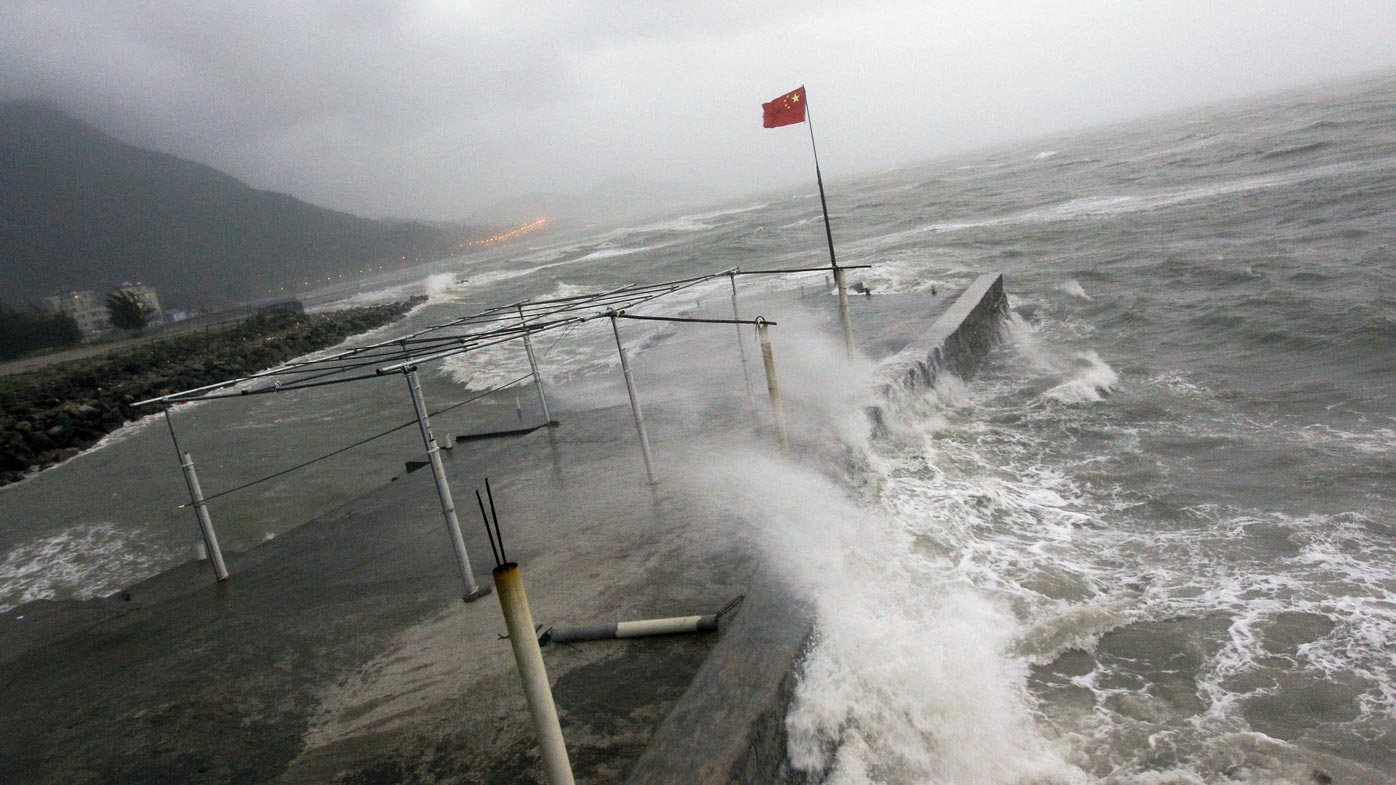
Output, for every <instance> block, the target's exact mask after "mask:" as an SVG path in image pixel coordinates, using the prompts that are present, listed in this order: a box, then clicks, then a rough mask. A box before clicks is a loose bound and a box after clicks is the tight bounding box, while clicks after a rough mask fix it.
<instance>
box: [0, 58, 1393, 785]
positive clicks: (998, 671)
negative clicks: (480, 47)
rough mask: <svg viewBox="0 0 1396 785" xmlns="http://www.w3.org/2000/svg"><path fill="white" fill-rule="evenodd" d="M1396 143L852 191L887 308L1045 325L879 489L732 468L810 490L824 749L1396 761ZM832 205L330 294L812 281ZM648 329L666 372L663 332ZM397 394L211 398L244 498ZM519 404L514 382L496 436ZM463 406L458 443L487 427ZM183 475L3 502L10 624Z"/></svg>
mask: <svg viewBox="0 0 1396 785" xmlns="http://www.w3.org/2000/svg"><path fill="white" fill-rule="evenodd" d="M1393 128H1396V75H1392V74H1387V75H1381V76H1376V77H1369V78H1367V79H1364V80H1359V81H1353V82H1346V83H1342V84H1335V85H1328V86H1323V87H1316V88H1310V89H1306V90H1302V91H1296V92H1292V93H1287V94H1283V95H1278V96H1270V97H1266V98H1261V99H1255V100H1252V101H1249V102H1244V103H1240V104H1234V105H1229V106H1224V107H1217V108H1213V109H1209V110H1199V111H1192V112H1186V113H1181V114H1176V115H1171V116H1166V117H1159V118H1152V119H1149V120H1145V121H1139V122H1134V123H1130V124H1126V125H1120V126H1115V127H1110V128H1105V129H1099V130H1096V131H1092V132H1089V133H1084V134H1079V135H1073V136H1067V137H1062V138H1056V139H1050V140H1044V141H1040V142H1037V143H1034V144H1030V145H1022V146H1018V147H1014V148H1006V149H998V150H993V151H988V152H984V153H979V154H975V155H968V156H963V157H960V158H957V159H953V160H941V161H935V162H931V163H925V164H919V165H913V166H905V167H902V168H899V169H894V170H888V171H885V172H881V173H878V174H875V175H871V176H863V177H850V178H844V179H840V178H836V177H834V178H831V179H830V181H829V183H828V185H829V190H830V194H829V201H830V210H831V212H832V214H833V215H834V224H833V230H834V234H835V237H836V240H837V241H838V243H839V247H840V258H841V260H843V261H844V262H845V263H849V264H873V265H875V267H874V269H872V270H868V271H864V272H863V273H862V274H861V275H860V276H859V277H860V278H861V279H862V280H864V281H865V282H866V283H867V284H868V285H869V286H871V287H872V288H873V290H874V291H905V292H912V291H927V290H929V289H930V288H931V287H932V286H939V287H953V286H957V285H963V284H965V283H967V282H968V281H969V280H971V279H972V278H973V276H974V275H976V274H977V273H979V272H981V271H987V270H1001V271H1003V272H1004V273H1005V274H1006V282H1007V288H1008V291H1009V294H1010V299H1011V302H1012V307H1013V315H1012V317H1011V318H1010V319H1009V321H1008V322H1007V323H1006V324H1005V325H1004V327H1003V333H1002V341H1001V343H1000V345H999V347H998V348H997V349H996V350H995V351H994V352H993V354H992V355H991V356H990V357H989V359H988V361H987V362H986V363H985V365H984V367H983V368H982V369H981V371H980V373H979V374H978V375H977V376H976V377H975V378H974V379H971V380H964V381H961V380H956V379H953V378H949V379H945V380H943V381H942V382H941V383H940V384H939V385H938V386H937V388H936V389H935V390H932V391H928V392H927V393H926V394H925V395H924V396H921V397H918V398H917V399H914V400H908V401H903V402H901V405H900V407H899V408H898V409H896V410H895V411H894V413H893V416H892V418H891V425H892V427H891V428H890V432H889V434H887V435H886V436H883V437H881V438H877V439H873V438H871V437H870V436H869V435H868V434H866V433H863V432H858V431H857V430H856V429H850V428H843V429H836V430H834V431H831V433H835V434H837V435H838V438H840V439H842V440H844V441H846V444H845V445H844V446H845V447H846V448H848V449H849V450H851V451H852V452H853V453H854V454H856V455H857V456H858V458H859V459H858V460H857V461H854V462H853V464H854V466H855V467H856V468H855V471H856V472H858V473H859V475H860V476H857V477H852V478H842V480H840V479H838V478H831V477H830V476H829V473H828V472H827V471H817V470H814V469H810V468H807V467H806V468H801V467H798V466H792V465H790V464H787V463H784V462H781V461H776V460H774V459H772V458H770V457H769V456H756V455H752V456H743V457H744V462H743V465H744V466H747V467H755V468H750V469H748V470H745V471H744V472H743V476H742V477H734V476H722V475H721V472H716V473H715V475H714V477H713V478H712V479H713V480H714V481H717V482H722V483H725V484H726V487H727V488H728V489H729V491H732V492H733V493H735V494H736V496H737V497H738V498H743V497H742V496H741V488H743V487H748V486H751V484H752V483H753V482H754V481H755V480H757V479H760V480H762V481H766V480H769V481H772V482H778V483H780V484H781V487H785V488H787V489H789V491H790V492H789V494H788V495H786V496H785V497H782V498H781V499H779V500H776V501H775V502H773V501H772V500H770V499H768V498H767V499H763V498H760V497H759V495H758V494H755V493H753V494H750V496H749V498H748V501H749V504H750V505H751V507H752V508H753V509H756V508H761V509H760V515H759V516H757V517H760V518H761V519H762V520H766V521H769V522H774V523H775V524H777V525H776V526H772V527H771V528H770V529H769V531H768V532H767V543H768V546H769V547H770V548H772V550H773V551H774V552H776V553H779V554H782V555H784V556H795V557H796V558H794V559H793V560H792V561H794V562H796V563H799V564H804V565H807V570H808V573H807V574H806V575H803V576H801V575H796V576H793V579H795V580H800V581H803V582H802V584H801V585H802V587H803V589H804V590H805V591H807V592H808V593H809V595H810V596H811V597H812V599H813V600H814V602H815V607H816V608H817V612H818V620H817V632H816V638H815V641H814V643H813V645H812V647H811V649H810V652H809V654H808V657H807V659H806V661H805V663H804V666H803V670H802V675H801V679H800V682H799V686H798V688H797V690H796V696H795V701H794V703H793V705H792V707H791V710H790V713H789V716H788V718H787V728H788V730H789V733H790V760H791V766H792V769H793V770H794V771H800V772H813V773H817V776H818V777H820V778H822V779H823V780H824V781H827V782H830V783H908V784H909V783H947V785H948V784H949V783H956V784H957V785H964V784H965V783H986V784H987V783H1004V784H1008V783H1086V782H1102V783H1142V784H1144V785H1165V784H1169V783H1199V782H1208V783H1211V782H1258V783H1318V784H1319V785H1324V784H1325V783H1329V782H1341V783H1346V782H1359V783H1362V782H1387V783H1389V782H1396V752H1393V750H1396V397H1393V395H1396V393H1393V382H1396V132H1393V130H1392V129H1393ZM825 163H826V167H827V168H828V169H830V170H831V171H836V170H837V162H833V161H828V162H825ZM818 211H819V204H818V198H817V193H815V192H814V191H813V189H812V188H811V189H807V190H800V191H797V192H793V193H782V194H770V195H766V196H764V197H761V198H749V199H745V200H739V201H735V202H733V203H731V204H728V205H725V206H719V207H714V208H712V209H708V210H705V211H702V212H699V213H693V214H688V215H682V216H673V217H670V218H667V219H656V220H654V221H650V222H643V223H637V224H636V225H634V226H629V227H623V228H616V229H611V230H606V231H598V232H594V233H589V234H579V235H560V234H557V235H552V236H548V237H544V238H542V239H538V240H533V239H530V240H529V241H527V243H528V244H521V245H518V246H504V247H498V248H494V249H491V250H489V251H488V252H484V253H482V254H480V255H478V256H475V257H471V258H469V259H465V260H450V261H448V262H441V263H438V264H436V265H433V266H431V267H429V268H426V269H423V270H419V271H418V272H416V273H415V274H414V276H413V277H412V278H410V279H408V278H396V279H390V278H383V279H377V280H373V281H368V282H359V283H356V284H352V285H344V286H340V287H336V288H333V289H327V290H324V291H322V292H320V293H318V294H317V296H316V297H315V298H314V299H313V300H312V302H311V304H312V307H333V306H335V305H338V304H342V303H345V302H374V301H381V300H385V299H393V298H395V297H401V296H402V295H404V294H412V293H418V292H423V291H425V292H427V293H429V294H430V296H431V299H430V300H429V301H428V303H427V304H426V305H424V306H422V307H420V308H419V309H418V310H417V311H415V312H414V313H413V314H411V315H410V316H409V318H408V323H407V324H406V325H400V326H397V327H394V328H392V329H393V332H398V331H402V330H404V329H410V328H411V327H412V326H414V325H425V324H429V323H432V322H438V321H442V320H444V319H446V318H450V317H451V316H452V315H456V314H459V313H460V312H461V311H462V310H463V309H466V310H473V309H476V308H478V307H480V306H483V305H486V304H493V303H498V302H501V301H508V300H513V299H517V298H520V297H524V296H548V295H565V294H573V293H577V292H580V291H588V290H598V289H600V288H605V287H610V286H615V285H617V284H619V283H624V282H629V281H642V282H644V281H657V280H664V279H669V278H675V277H680V276H686V275H692V274H695V273H700V272H707V271H714V270H718V269H722V268H724V267H728V266H731V265H741V266H744V267H747V268H757V267H788V266H812V265H817V264H820V263H821V261H822V253H823V250H822V249H823V246H822V242H823V232H822V227H821V226H820V225H819V212H818ZM822 283H823V276H822V275H821V274H818V273H815V274H809V275H806V276H795V277H791V278H788V279H785V280H782V281H774V280H772V281H764V282H762V283H760V284H756V283H753V284H752V286H757V285H761V286H784V287H798V286H807V287H809V288H811V289H812V290H814V289H819V288H821V287H822ZM725 286H726V282H725V281H723V282H720V283H718V284H714V285H713V286H712V287H709V288H700V289H698V290H696V291H694V292H692V293H691V295H692V297H693V298H695V299H699V298H702V297H704V296H707V295H719V294H721V287H725ZM641 332H642V331H637V334H636V338H635V339H633V340H634V346H633V347H632V352H635V353H637V354H643V351H644V347H645V346H646V345H647V342H653V341H658V340H662V338H663V334H662V332H661V331H658V330H655V331H652V332H649V333H646V334H644V335H641V334H640V333H641ZM605 339H606V335H604V334H602V333H601V332H599V331H598V330H595V329H593V328H583V329H579V330H576V331H574V332H571V333H568V334H567V335H564V336H557V340H555V341H554V339H553V338H552V337H549V338H547V339H546V340H545V341H541V343H544V344H545V345H544V346H542V347H540V349H541V351H542V352H543V353H544V362H543V365H544V368H545V369H546V373H547V375H548V377H549V378H550V380H551V381H553V382H554V383H557V384H567V383H582V382H584V381H585V379H586V378H587V377H588V376H589V375H593V374H598V373H614V367H613V363H614V354H613V352H612V351H611V347H610V346H609V345H608V344H607V343H606V340H605ZM526 369H527V365H526V360H525V359H524V358H523V357H522V353H521V352H519V351H514V350H511V349H509V348H507V347H500V348H497V349H494V350H491V351H490V352H488V353H481V354H472V355H471V362H469V363H466V362H464V361H458V362H453V363H447V364H444V365H443V366H442V367H440V368H439V369H438V370H437V371H436V372H434V373H433V374H431V375H430V376H429V377H428V378H427V379H426V380H425V382H426V386H427V395H428V398H429V399H431V400H433V401H441V402H447V401H452V400H456V399H459V398H461V397H463V396H464V395H466V394H468V393H469V392H470V391H472V390H481V389H486V388H488V387H490V386H492V385H494V384H497V383H499V382H501V381H506V380H508V379H511V378H515V377H516V376H518V375H521V374H522V373H524V372H526ZM391 381H392V380H388V381H387V382H385V383H384V384H383V385H380V386H369V387H367V388H366V389H355V391H354V394H353V396H352V397H350V396H349V395H347V394H343V393H340V392H336V391H335V390H334V389H331V390H330V391H328V392H323V393H317V394H316V396H315V397H313V398H312V397H310V396H308V395H303V394H293V395H285V396H265V397H260V398H258V399H256V400H250V401H246V402H244V401H237V402H233V403H231V404H229V405H218V406H215V405H211V404H203V405H199V406H196V407H180V408H179V409H176V410H175V412H174V414H173V417H174V420H175V423H176V427H177V428H178V429H180V438H181V442H182V443H184V445H185V447H186V448H187V449H191V450H192V451H193V452H194V454H195V458H196V461H200V466H201V476H202V478H203V481H204V482H203V484H204V487H205V488H206V489H212V490H216V489H218V488H221V487H231V486H232V485H235V484H238V483H241V482H245V481H247V480H249V479H253V478H255V477H257V476H260V475H261V474H264V473H266V472H268V471H269V470H272V469H276V468H280V467H282V466H286V465H290V464H292V463H295V462H297V461H298V460H303V459H305V458H306V457H310V456H313V455H315V454H317V453H319V452H324V451H326V449H327V448H332V447H336V446H339V445H340V444H342V443H346V442H347V441H349V440H351V438H352V436H353V435H358V434H363V433H369V432H374V431H376V430H381V429H382V428H383V427H384V423H388V422H391V423H394V424H395V423H396V422H398V421H403V422H405V421H407V420H408V419H410V417H411V409H410V404H409V403H408V401H407V398H406V395H405V392H404V391H403V390H402V389H399V388H400V380H398V381H397V383H396V386H395V385H394V384H392V383H390V382H391ZM845 381H848V380H845ZM791 395H792V396H796V397H798V393H791ZM524 397H525V398H526V397H527V396H526V395H525V396H524ZM847 401H848V397H847V396H841V395H830V396H827V401H826V402H828V405H845V406H846V405H847ZM529 403H530V402H529V401H527V400H524V401H523V404H524V405H528V404H529ZM514 406H515V403H514V400H513V394H512V393H506V394H502V395H499V396H495V397H493V398H490V399H486V400H485V401H483V402H481V404H480V407H479V408H480V409H481V410H482V411H483V413H482V414H480V415H478V416H479V417H480V422H485V421H488V420H489V419H490V418H491V417H497V416H498V415H499V414H500V412H504V413H511V412H512V411H513V409H514ZM460 416H461V417H463V418H467V419H462V420H459V421H453V422H451V423H450V424H449V425H447V426H438V429H440V428H442V427H458V428H461V429H465V428H468V427H469V426H470V425H471V424H472V423H473V422H475V421H472V420H469V419H468V417H471V416H476V415H465V414H462V415H460ZM291 423H294V424H295V425H296V426H297V428H296V430H295V437H294V438H293V437H291V436H288V433H289V429H288V428H287V427H285V426H287V425H288V424H291ZM415 438H416V437H415V435H414V433H413V432H412V431H411V430H410V429H408V430H404V431H401V432H399V433H398V434H396V435H394V436H393V437H389V438H386V439H383V440H380V441H378V442H374V443H373V444H371V445H369V446H367V447H365V448H363V451H361V452H360V453H359V454H358V456H357V457H356V458H355V461H356V464H355V465H358V466H364V465H374V464H375V463H377V464H384V465H389V466H393V465H400V464H396V463H395V462H400V461H401V460H402V459H403V457H411V455H412V454H413V452H414V445H413V440H414V439H415ZM415 449H419V447H416V448H415ZM391 471H392V470H391V469H385V471H384V475H385V476H383V477H375V476H372V474H371V473H366V472H362V471H348V470H346V465H345V464H343V463H335V462H333V461H330V462H326V463H324V464H317V466H316V467H313V468H312V469H310V470H307V471H306V472H303V473H302V474H301V476H300V477H299V478H298V480H297V482H295V483H279V484H278V483H268V484H266V485H262V486H257V487H256V488H255V489H249V490H248V491H245V492H243V493H241V494H237V495H233V496H229V497H226V499H224V500H220V502H218V506H217V515H218V520H219V533H220V538H222V539H223V540H224V543H225V547H230V548H234V549H236V548H240V547H248V546H250V545H252V544H255V543H256V542H258V541H260V540H261V539H264V538H266V537H271V536H275V535H276V534H277V533H279V532H281V531H285V530H286V529H288V528H290V527H292V526H294V525H296V524H297V523H299V522H300V521H303V520H305V519H306V518H308V517H310V516H311V515H313V514H315V513H316V512H318V511H320V510H323V509H325V508H326V507H328V506H330V505H331V504H333V503H335V502H337V501H341V500H343V499H346V498H349V497H351V496H353V495H354V494H356V493H359V492H362V491H364V490H367V489H368V488H370V487H373V486H375V485H377V484H380V483H381V482H382V481H383V480H385V479H386V475H388V474H390V473H391ZM734 489H735V490H734ZM182 493H183V491H182V485H181V481H180V478H179V474H178V471H177V467H176V465H175V464H174V458H173V451H172V450H171V448H170V446H169V440H168V435H167V434H166V432H165V431H164V424H163V422H161V421H160V420H158V419H157V420H148V421H144V422H142V423H140V424H137V425H134V426H131V427H128V428H127V429H125V430H123V431H122V432H119V433H118V434H115V435H114V436H113V437H111V438H109V439H108V441H107V442H106V443H104V444H103V445H102V446H100V447H99V448H97V449H95V450H93V451H91V452H89V453H88V454H86V455H84V456H81V457H79V458H77V459H75V460H74V461H72V462H70V463H69V464H68V465H65V466H62V467H59V468H57V469H54V470H51V471H48V472H44V473H42V474H40V475H37V476H35V477H33V478H32V479H29V480H27V481H25V482H23V483H21V484H19V485H16V486H13V487H10V488H6V489H2V490H0V521H3V524H4V525H3V526H0V606H5V607H9V606H13V605H15V604H17V603H20V602H23V601H26V600H30V599H35V598H40V597H85V596H96V595H100V594H104V593H108V592H110V591H113V590H115V589H118V588H120V587H121V586H123V585H126V584H129V583H131V582H133V581H134V580H136V579H138V578H140V577H143V576H146V575H149V574H151V573H152V572H154V571H157V570H159V569H162V568H164V567H167V566H169V565H171V564H173V563H175V562H177V561H181V560H183V559H187V558H188V557H189V556H190V554H191V552H192V543H193V540H194V536H193V531H192V525H191V523H190V521H189V519H188V512H187V511H185V510H179V509H176V507H175V505H176V504H178V502H179V500H180V496H181V494H182ZM772 505H774V506H772ZM792 531H798V532H799V536H798V537H792V536H790V534H789V533H790V532H792Z"/></svg>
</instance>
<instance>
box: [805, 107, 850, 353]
mask: <svg viewBox="0 0 1396 785" xmlns="http://www.w3.org/2000/svg"><path fill="white" fill-rule="evenodd" d="M805 124H806V125H808V126H809V148H810V152H812V153H814V179H815V182H817V183H819V208H820V209H821V210H823V211H824V237H825V239H827V240H828V241H829V266H830V267H831V268H833V271H834V284H835V286H836V287H837V288H838V292H839V318H840V319H841V320H842V322H843V345H844V350H845V351H847V353H848V359H849V360H850V361H851V360H852V359H853V321H852V319H850V318H849V315H848V283H847V281H845V280H844V277H843V268H842V267H839V260H838V257H837V256H835V255H834V230H833V227H831V226H830V225H829V202H828V200H827V199H825V198H824V175H823V174H822V173H821V172H820V171H819V148H818V147H817V146H816V145H815V143H814V113H813V112H811V111H810V106H809V91H805Z"/></svg>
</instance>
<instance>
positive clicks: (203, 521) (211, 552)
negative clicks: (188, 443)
mask: <svg viewBox="0 0 1396 785" xmlns="http://www.w3.org/2000/svg"><path fill="white" fill-rule="evenodd" d="M179 466H180V468H181V469H183V470H184V482H185V484H186V485H188V486H189V501H191V502H192V503H193V504H194V515H195V516H196V517H198V519H199V531H200V532H201V533H202V534H203V537H204V549H205V550H207V551H208V561H209V563H210V564H212V565H213V574H214V576H215V577H217V578H218V580H220V581H226V580H227V579H228V565H226V564H224V563H223V549H222V548H219V547H218V534H217V533H216V532H214V530H213V519H212V518H210V517H209V514H208V503H207V502H205V501H204V490H203V488H201V487H200V486H199V475H198V474H197V473H195V472H194V459H193V458H191V457H190V456H189V453H187V452H186V453H184V455H183V456H182V459H181V460H180V462H179Z"/></svg>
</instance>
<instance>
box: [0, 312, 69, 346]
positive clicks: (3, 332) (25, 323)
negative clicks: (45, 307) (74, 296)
mask: <svg viewBox="0 0 1396 785" xmlns="http://www.w3.org/2000/svg"><path fill="white" fill-rule="evenodd" d="M81 340H82V330H79V329H78V323H77V322H75V321H73V317H71V316H69V315H67V314H62V313H56V314H49V313H44V312H42V311H40V310H39V309H37V308H29V309H28V310H25V311H19V310H12V309H10V308H8V307H6V306H5V304H4V303H0V360H8V359H10V358H12V357H19V356H20V355H23V354H27V353H29V352H32V351H35V350H38V349H44V348H47V347H50V346H72V345H73V344H75V343H77V342H78V341H81Z"/></svg>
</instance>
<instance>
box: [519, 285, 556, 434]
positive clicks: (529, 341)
mask: <svg viewBox="0 0 1396 785" xmlns="http://www.w3.org/2000/svg"><path fill="white" fill-rule="evenodd" d="M519 324H521V325H527V324H528V320H527V319H525V318H524V311H523V305H522V304H520V305H519ZM523 339H524V351H526V352H528V367H529V368H530V369H532V371H533V386H534V387H535V388H537V390H538V405H539V406H541V407H543V422H545V423H549V424H551V423H552V421H553V417H552V415H551V414H549V413H548V396H547V394H546V393H544V392H543V375H542V374H540V373H538V360H537V359H536V358H535V357H534V355H533V338H532V337H531V335H530V334H529V333H528V332H527V331H525V332H524V337H523Z"/></svg>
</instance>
